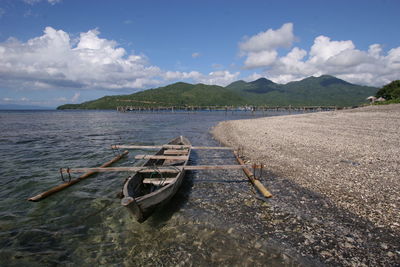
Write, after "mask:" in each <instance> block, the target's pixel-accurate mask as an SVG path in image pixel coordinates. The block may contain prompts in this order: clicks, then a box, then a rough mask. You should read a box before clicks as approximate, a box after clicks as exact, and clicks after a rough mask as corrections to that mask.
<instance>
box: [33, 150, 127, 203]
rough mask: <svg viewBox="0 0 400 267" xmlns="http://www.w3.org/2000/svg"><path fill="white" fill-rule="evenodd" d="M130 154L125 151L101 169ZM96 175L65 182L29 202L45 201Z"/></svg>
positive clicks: (88, 173)
mask: <svg viewBox="0 0 400 267" xmlns="http://www.w3.org/2000/svg"><path fill="white" fill-rule="evenodd" d="M128 153H129V152H128V151H124V152H123V153H122V154H120V155H118V156H116V157H114V158H113V159H112V160H110V161H107V162H106V163H104V164H103V165H101V166H100V168H102V169H106V167H108V166H110V165H111V164H113V163H115V162H117V161H118V160H120V159H122V158H123V157H124V156H126V155H128ZM60 171H62V170H60ZM96 173H97V172H94V171H88V172H86V173H85V174H83V175H81V176H80V177H78V178H76V179H74V180H71V181H69V182H65V183H63V184H60V185H58V186H55V187H53V188H51V189H50V190H48V191H46V192H43V193H40V194H38V195H36V196H34V197H31V198H28V200H29V201H39V200H42V199H44V198H46V197H48V196H50V195H52V194H54V193H57V192H60V191H61V190H63V189H65V188H67V187H69V186H71V185H73V184H76V183H78V182H80V181H82V180H83V179H86V178H88V177H90V176H92V175H93V174H96Z"/></svg>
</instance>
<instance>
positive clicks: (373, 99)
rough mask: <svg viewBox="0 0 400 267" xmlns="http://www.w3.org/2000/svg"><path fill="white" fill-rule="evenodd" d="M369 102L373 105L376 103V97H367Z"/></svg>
mask: <svg viewBox="0 0 400 267" xmlns="http://www.w3.org/2000/svg"><path fill="white" fill-rule="evenodd" d="M367 100H369V103H371V104H373V103H375V101H376V97H375V96H369V97H367Z"/></svg>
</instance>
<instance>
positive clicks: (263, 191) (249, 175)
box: [233, 151, 272, 198]
mask: <svg viewBox="0 0 400 267" xmlns="http://www.w3.org/2000/svg"><path fill="white" fill-rule="evenodd" d="M233 154H234V155H235V157H236V160H237V162H238V163H239V164H240V165H242V166H246V164H245V163H244V161H243V160H242V159H241V158H240V157H239V155H238V153H237V152H236V151H233ZM243 172H244V173H245V174H246V176H247V178H248V179H249V180H250V182H251V183H252V184H253V185H254V186H255V187H257V189H258V190H259V191H260V193H261V194H262V195H263V196H264V197H266V198H270V197H272V194H271V193H270V192H269V191H268V190H267V188H265V186H264V185H263V184H262V183H261V182H260V181H259V180H257V179H255V178H254V175H253V174H252V173H251V171H250V170H249V168H247V167H246V168H243Z"/></svg>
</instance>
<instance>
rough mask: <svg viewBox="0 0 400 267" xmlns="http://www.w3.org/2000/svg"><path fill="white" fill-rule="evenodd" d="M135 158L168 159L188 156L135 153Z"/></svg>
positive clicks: (184, 158) (185, 158)
mask: <svg viewBox="0 0 400 267" xmlns="http://www.w3.org/2000/svg"><path fill="white" fill-rule="evenodd" d="M135 159H168V160H187V159H188V156H165V155H136V156H135Z"/></svg>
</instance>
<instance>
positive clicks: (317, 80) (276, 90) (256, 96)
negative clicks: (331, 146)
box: [226, 75, 377, 106]
mask: <svg viewBox="0 0 400 267" xmlns="http://www.w3.org/2000/svg"><path fill="white" fill-rule="evenodd" d="M226 88H227V89H230V90H232V91H233V92H235V93H237V94H239V95H240V96H242V97H244V98H246V99H248V100H249V101H251V103H253V104H255V105H272V106H288V105H292V106H354V105H359V104H360V103H363V102H365V99H366V98H367V97H368V96H371V95H374V94H375V93H376V91H377V88H375V87H369V86H360V85H355V84H351V83H349V82H346V81H344V80H341V79H338V78H336V77H333V76H330V75H322V76H320V77H308V78H306V79H303V80H301V81H294V82H290V83H287V84H276V83H274V82H272V81H270V80H267V79H265V78H261V79H258V80H256V81H253V82H249V83H246V82H244V81H239V82H234V83H231V84H230V85H228V86H227V87H226Z"/></svg>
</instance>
